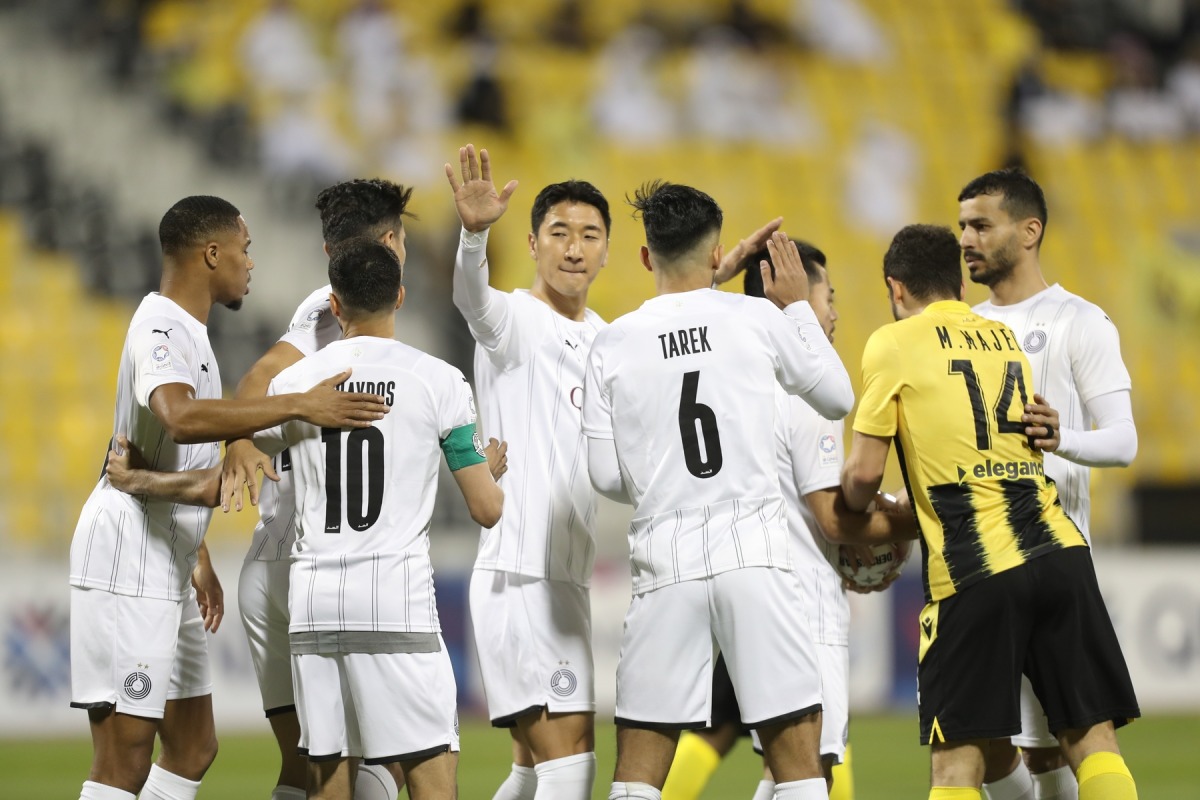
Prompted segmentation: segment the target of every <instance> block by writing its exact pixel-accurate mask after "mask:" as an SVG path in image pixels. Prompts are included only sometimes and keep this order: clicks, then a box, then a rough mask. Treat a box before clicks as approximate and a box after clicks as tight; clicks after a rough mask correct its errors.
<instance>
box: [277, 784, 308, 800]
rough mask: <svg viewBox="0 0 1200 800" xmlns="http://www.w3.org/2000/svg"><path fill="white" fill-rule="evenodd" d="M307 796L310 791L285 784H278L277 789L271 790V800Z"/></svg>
mask: <svg viewBox="0 0 1200 800" xmlns="http://www.w3.org/2000/svg"><path fill="white" fill-rule="evenodd" d="M306 797H308V792H306V791H305V790H303V789H297V788H296V787H295V786H284V785H283V784H280V785H279V786H276V787H275V791H273V792H271V800H304V798H306Z"/></svg>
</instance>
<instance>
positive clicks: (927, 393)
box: [854, 301, 1086, 601]
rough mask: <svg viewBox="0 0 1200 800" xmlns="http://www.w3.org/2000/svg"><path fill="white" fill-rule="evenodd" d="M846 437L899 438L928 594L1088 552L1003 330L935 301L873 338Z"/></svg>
mask: <svg viewBox="0 0 1200 800" xmlns="http://www.w3.org/2000/svg"><path fill="white" fill-rule="evenodd" d="M862 369H863V393H862V401H861V403H860V404H859V408H858V415H857V416H856V417H855V420H854V430H856V431H858V432H860V433H863V434H867V435H869V436H891V437H894V438H895V442H896V450H897V455H898V456H899V459H900V467H901V470H902V471H903V472H904V481H905V483H906V484H907V486H908V492H909V496H910V497H911V498H912V501H913V504H914V507H915V508H916V513H917V521H918V523H919V524H920V527H921V539H922V550H923V552H924V557H925V570H924V580H925V596H926V600H928V601H934V600H941V599H943V598H946V597H949V596H950V595H952V594H954V593H955V592H956V591H959V590H961V589H964V588H966V587H967V586H970V585H971V584H972V583H975V582H976V581H979V580H982V579H984V578H986V577H988V576H989V575H994V574H996V573H997V572H1002V571H1004V570H1006V569H1011V568H1013V567H1016V566H1020V565H1021V564H1023V563H1024V562H1026V561H1028V560H1029V559H1032V558H1036V557H1038V556H1041V555H1045V554H1046V553H1048V552H1051V551H1054V550H1058V549H1061V548H1064V547H1077V546H1086V541H1085V540H1084V538H1083V534H1081V533H1080V532H1079V529H1078V528H1077V527H1076V526H1075V523H1073V522H1072V521H1071V519H1070V518H1069V517H1068V516H1067V515H1066V513H1065V512H1064V511H1063V509H1062V506H1061V505H1060V504H1059V501H1058V492H1057V490H1056V489H1055V487H1054V483H1053V481H1048V480H1047V479H1046V477H1045V472H1044V470H1043V466H1042V453H1041V451H1038V450H1034V449H1033V448H1032V447H1031V445H1030V442H1029V440H1028V437H1026V435H1025V425H1024V423H1022V422H1021V415H1022V414H1023V413H1024V409H1025V403H1026V402H1027V400H1028V399H1029V398H1031V397H1032V396H1033V390H1034V387H1033V381H1032V378H1031V369H1030V366H1029V361H1028V359H1026V357H1025V354H1024V352H1022V350H1021V346H1020V344H1019V343H1018V341H1017V337H1016V336H1015V335H1014V334H1013V333H1012V331H1011V330H1009V328H1008V327H1007V326H1005V325H1004V324H1003V323H1000V322H995V321H992V320H989V319H985V318H983V317H981V316H979V315H978V314H975V313H974V312H973V311H972V310H971V309H970V307H969V306H967V304H966V303H961V302H957V301H940V302H936V303H930V304H929V305H928V306H926V308H925V310H924V311H922V312H921V313H920V314H917V315H915V316H913V317H910V318H909V319H906V320H902V321H900V322H895V323H892V324H891V325H885V326H884V327H882V328H880V329H879V330H877V331H875V333H874V334H872V335H871V338H870V339H869V340H868V342H867V347H866V349H865V351H864V352H863V365H862Z"/></svg>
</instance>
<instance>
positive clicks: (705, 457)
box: [679, 370, 722, 478]
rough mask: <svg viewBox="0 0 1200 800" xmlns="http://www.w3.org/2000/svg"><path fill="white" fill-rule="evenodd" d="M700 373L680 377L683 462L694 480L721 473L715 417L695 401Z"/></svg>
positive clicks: (686, 373)
mask: <svg viewBox="0 0 1200 800" xmlns="http://www.w3.org/2000/svg"><path fill="white" fill-rule="evenodd" d="M699 388H700V370H695V371H693V372H685V373H684V374H683V391H682V392H681V393H680V395H679V435H680V437H682V439H683V461H684V463H685V464H686V465H687V469H688V472H690V473H692V474H693V475H695V476H696V477H697V478H711V477H712V476H714V475H716V474H717V473H718V472H720V471H721V463H722V458H721V434H720V432H719V431H718V430H717V415H716V414H715V413H713V410H712V409H711V408H709V407H708V406H706V405H704V404H703V403H699V402H697V401H696V392H697V391H698V390H699Z"/></svg>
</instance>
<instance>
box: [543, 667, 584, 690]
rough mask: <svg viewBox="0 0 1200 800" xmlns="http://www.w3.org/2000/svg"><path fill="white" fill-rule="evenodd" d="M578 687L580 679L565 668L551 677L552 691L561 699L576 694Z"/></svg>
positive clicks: (558, 670) (556, 671) (561, 668)
mask: <svg viewBox="0 0 1200 800" xmlns="http://www.w3.org/2000/svg"><path fill="white" fill-rule="evenodd" d="M561 663H565V662H560V664H561ZM577 686H579V679H578V678H576V677H575V673H574V672H571V670H569V669H567V668H566V667H565V666H563V667H560V668H559V669H557V670H555V671H554V674H553V675H551V676H550V691H552V692H554V693H555V694H556V695H558V696H559V697H570V696H571V695H573V694H575V688H576V687H577Z"/></svg>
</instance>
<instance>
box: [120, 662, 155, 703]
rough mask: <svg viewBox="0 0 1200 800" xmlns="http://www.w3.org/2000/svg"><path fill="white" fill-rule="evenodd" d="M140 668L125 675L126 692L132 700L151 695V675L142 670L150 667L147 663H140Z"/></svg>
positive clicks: (143, 698) (142, 698)
mask: <svg viewBox="0 0 1200 800" xmlns="http://www.w3.org/2000/svg"><path fill="white" fill-rule="evenodd" d="M137 666H138V668H137V669H136V670H134V671H133V672H131V673H129V674H128V675H126V676H125V694H127V695H129V699H131V700H145V699H146V698H147V697H148V696H149V695H150V676H149V675H147V674H146V673H145V672H143V671H142V670H145V669H149V668H150V667H149V666H148V665H146V664H138V665H137Z"/></svg>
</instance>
